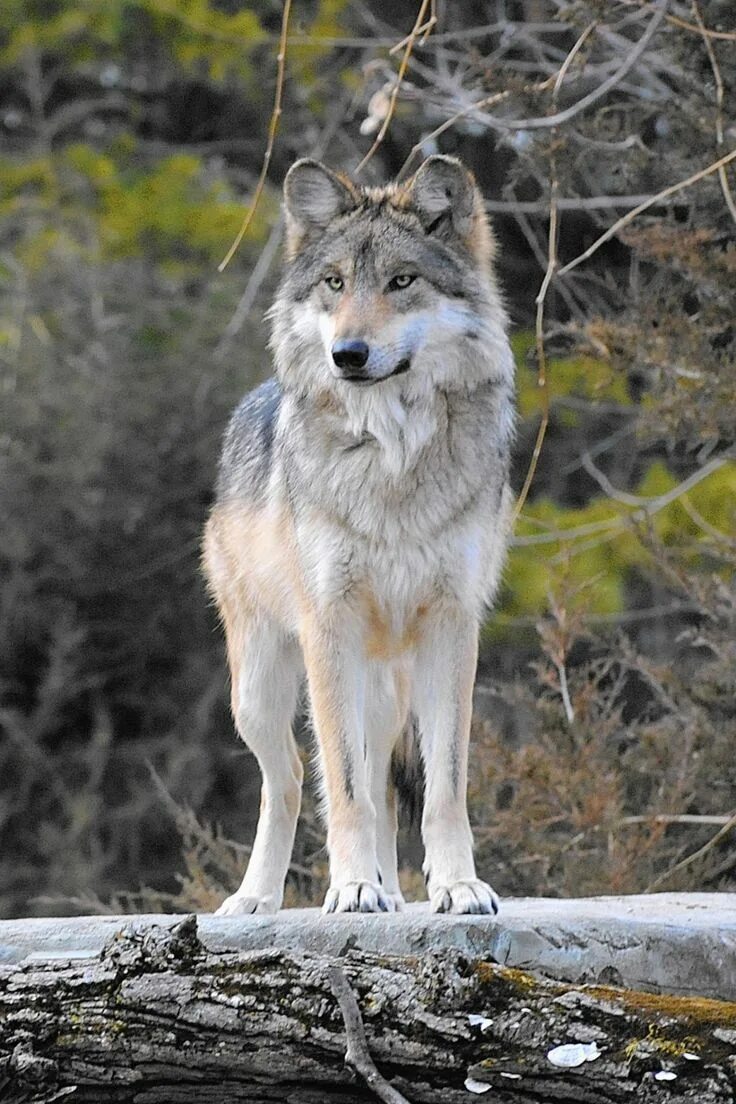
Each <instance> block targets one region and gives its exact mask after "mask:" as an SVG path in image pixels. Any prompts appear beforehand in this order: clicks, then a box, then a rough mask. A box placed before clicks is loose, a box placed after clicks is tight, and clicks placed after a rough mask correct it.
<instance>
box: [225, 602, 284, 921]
mask: <svg viewBox="0 0 736 1104" xmlns="http://www.w3.org/2000/svg"><path fill="white" fill-rule="evenodd" d="M226 629H227V633H228V655H229V658H230V668H231V677H232V708H233V715H234V717H235V724H236V726H237V729H238V732H239V733H240V736H241V737H242V738H243V740H244V741H245V743H246V744H247V745H248V747H249V748H250V750H251V751H252V752H253V754H254V755H255V757H256V759H257V760H258V765H259V767H260V768H261V774H262V776H263V781H262V786H261V811H260V816H259V818H258V828H257V830H256V837H255V840H254V843H253V849H252V851H251V855H250V861H249V863H248V869H247V871H246V873H245V877H244V878H243V882H242V885H241V886H240V888H239V889H238V890H236V892H235V893H233V894H232V896H230V897H228V898H227V899H226V900H225V901H224V902H223V903H222V905H220V907H219V909H218V910H217V914H218V915H219V916H232V915H237V914H241V913H252V912H278V910H279V908H280V907H281V903H282V901H283V896H284V881H285V878H286V872H287V870H288V866H289V861H290V859H291V852H292V848H293V846H294V833H295V831H296V822H297V817H298V815H299V807H300V804H301V790H302V777H303V768H302V764H301V760H300V759H299V754H298V751H297V746H296V742H295V740H294V737H293V735H292V731H291V723H292V719H293V716H294V711H295V709H296V702H297V695H298V692H299V682H300V678H301V674H302V661H301V653H300V650H299V646H298V644H297V643H296V642H295V641H293V640H290V639H288V638H287V637H285V636H284V635H283V633H282V632H281V631H280V630H279V628H278V627H277V626H276V625H274V624H273V622H270V621H268V620H266V619H262V618H259V617H254V618H249V619H248V620H247V621H246V622H245V623H244V624H242V626H241V628H240V630H239V627H238V625H237V624H234V623H230V624H228V622H227V619H226Z"/></svg>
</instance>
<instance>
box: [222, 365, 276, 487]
mask: <svg viewBox="0 0 736 1104" xmlns="http://www.w3.org/2000/svg"><path fill="white" fill-rule="evenodd" d="M281 397H282V396H281V388H280V386H279V383H278V380H276V379H273V378H272V379H268V380H266V381H265V383H262V384H261V385H260V387H256V388H255V389H254V390H253V391H249V392H248V394H247V395H245V396H244V397H243V399H242V400H241V401H240V403H239V404H238V406H237V407H236V408H235V410H234V412H233V414H232V416H231V418H230V422H229V423H228V427H227V429H226V430H225V438H224V441H223V446H222V455H221V457H220V469H219V475H218V480H217V496H218V498H225V497H230V496H232V495H238V496H239V495H244V496H246V497H248V498H250V497H253V496H257V495H258V494H259V493H260V492H261V491H263V490H265V487H266V484H267V483H268V477H269V475H270V471H271V461H272V454H273V439H274V433H275V429H276V421H277V419H278V415H279V408H280V406H281Z"/></svg>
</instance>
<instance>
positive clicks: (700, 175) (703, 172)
mask: <svg viewBox="0 0 736 1104" xmlns="http://www.w3.org/2000/svg"><path fill="white" fill-rule="evenodd" d="M734 160H736V149H733V150H731V152H730V153H727V154H725V155H724V156H723V157H719V159H718V160H717V161H714V162H713V164H712V165H708V166H707V168H705V169H700V171H699V172H696V173H693V175H692V176H688V177H687V178H686V179H685V180H680V181H678V182H677V184H671V185H670V186H669V188H664V189H663V190H662V191H661V192H658V193H657V195H655V196H652V197H651V198H650V199H648V200H646V202H644V203H640V204H639V206H638V207H635V208H634V210H633V211H628V212H627V213H626V214H625V215H622V216H621V218H620V219H617V221H616V222H614V224H613V226H609V228H608V230H606V231H605V233H603V234H601V236H600V237H599V238H596V240H595V241H594V242H593V244H592V245H590V246H588V248H587V249H586V250H585V252H584V253H581V254H580V255H579V256H578V257H574V258H573V260H571V261H568V263H567V264H566V265H563V267H562V268H561V269H559V270H558V275H560V276H565V275H566V274H567V273H568V272H572V270H573V269H574V268H577V266H578V265H579V264H582V263H583V261H587V260H588V259H589V258H590V257H592V256H593V254H594V253H597V252H598V250H599V249H600V247H601V246H602V245H605V243H606V242H607V241H610V240H611V238H613V237H614V236H615V235H616V234H617V233H618V232H619V230H622V229H623V227H624V226H628V225H629V223H630V222H633V220H634V219H635V218H636V217H637V216H638V215H640V214H641V213H642V211H646V210H647V208H648V207H653V206H654V204H655V203H661V201H662V200H663V199H666V198H667V196H671V195H675V193H676V192H682V191H684V189H685V188H689V187H690V185H691V184H697V182H698V181H699V180H703V179H705V177H706V176H712V174H713V173H714V172H718V170H719V169H720V168H721V166H722V165H728V164H730V163H731V161H734Z"/></svg>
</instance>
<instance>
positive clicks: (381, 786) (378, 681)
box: [365, 671, 409, 910]
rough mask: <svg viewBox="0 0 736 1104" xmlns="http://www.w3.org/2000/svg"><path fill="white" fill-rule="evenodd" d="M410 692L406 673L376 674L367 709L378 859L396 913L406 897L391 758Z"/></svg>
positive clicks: (367, 753)
mask: <svg viewBox="0 0 736 1104" xmlns="http://www.w3.org/2000/svg"><path fill="white" fill-rule="evenodd" d="M407 689H408V681H407V678H406V677H405V675H404V674H403V672H397V673H396V674H395V675H394V673H393V672H389V671H380V672H376V673H375V676H374V677H373V678H372V679H370V680H369V685H368V692H367V695H366V708H365V757H366V768H367V773H368V789H369V792H370V795H371V800H372V802H373V806H374V808H375V810H376V857H377V859H378V870H379V873H380V876H381V886H382V888H383V892H384V894H385V895H386V898H387V900H388V902H389V905H390V907H392V908H393V909H396V910H398V909H401V908H403V905H404V898H403V896H402V893H401V889H400V887H399V871H398V864H397V855H396V832H397V828H398V817H397V810H396V791H395V789H394V785H393V782H392V781H391V756H392V754H393V750H394V748H395V747H396V742H397V740H398V738H399V736H400V735H401V732H402V730H403V726H404V723H405V721H406V715H407V712H408V708H409V702H408V696H407Z"/></svg>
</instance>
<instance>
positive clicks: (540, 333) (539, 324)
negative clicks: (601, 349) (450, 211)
mask: <svg viewBox="0 0 736 1104" xmlns="http://www.w3.org/2000/svg"><path fill="white" fill-rule="evenodd" d="M595 28H596V23H595V22H593V23H590V24H589V25H588V26H587V27H586V28H585V30H584V31H583V32H582V34H580V36H579V37H578V40H577V42H576V43H575V44H574V46H573V47H572V49H571V50H570V52H569V53H568V55H567V57H566V58H565V60H564V61H563V63H562V65H561V66H560V71H559V73H558V74H557V77H556V79H555V82H554V85H553V87H552V111H553V113H554V111H555V108H556V107H557V95H558V93H559V91H560V88H561V87H562V82H563V81H564V79H565V76H566V75H567V72H568V70H569V68H570V66H571V65H572V63H573V61H574V59H575V57H576V56H577V54H578V53H579V51H580V50H581V49H582V47H583V45H584V44H585V42H586V41H587V39H588V38H589V37H590V35H591V34H592V33H593V31H594V30H595ZM551 117H552V116H551ZM555 151H556V134H555V135H554V136H553V141H552V145H551V152H550V159H549V171H550V197H549V233H548V235H547V271H546V272H545V274H544V279H543V280H542V286H541V287H540V289H539V294H538V295H537V299H536V303H537V317H536V326H535V339H536V348H537V366H538V376H537V382H538V384H539V387H540V388H541V391H542V418H541V421H540V423H539V429H538V430H537V439H536V441H535V442H534V450H533V452H532V458H531V461H530V463H529V468H528V470H527V473H526V478H525V479H524V485H523V487H522V488H521V493H520V494H519V497H518V499H517V501H516V506H515V507H514V514H513V520H512V523H511V524H512V527H513V525H515V524H516V520H517V518H518V517H519V514H520V513H521V511H522V509H523V507H524V503H525V502H526V498H527V495H528V494H529V488H530V487H531V485H532V480H533V479H534V474H535V472H536V470H537V464H538V462H539V456H540V453H541V451H542V444H543V442H544V436H545V434H546V432H547V426H548V425H549V410H550V392H549V376H548V372H547V354H546V350H545V347H544V304H545V300H546V298H547V291H548V289H549V285H550V283H551V282H552V277H553V276H554V274H555V270H556V268H557V241H558V208H557V192H558V190H559V181H558V179H557V157H556V152H555ZM565 708H566V710H567V704H566V707H565ZM568 718H569V713H568Z"/></svg>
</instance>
